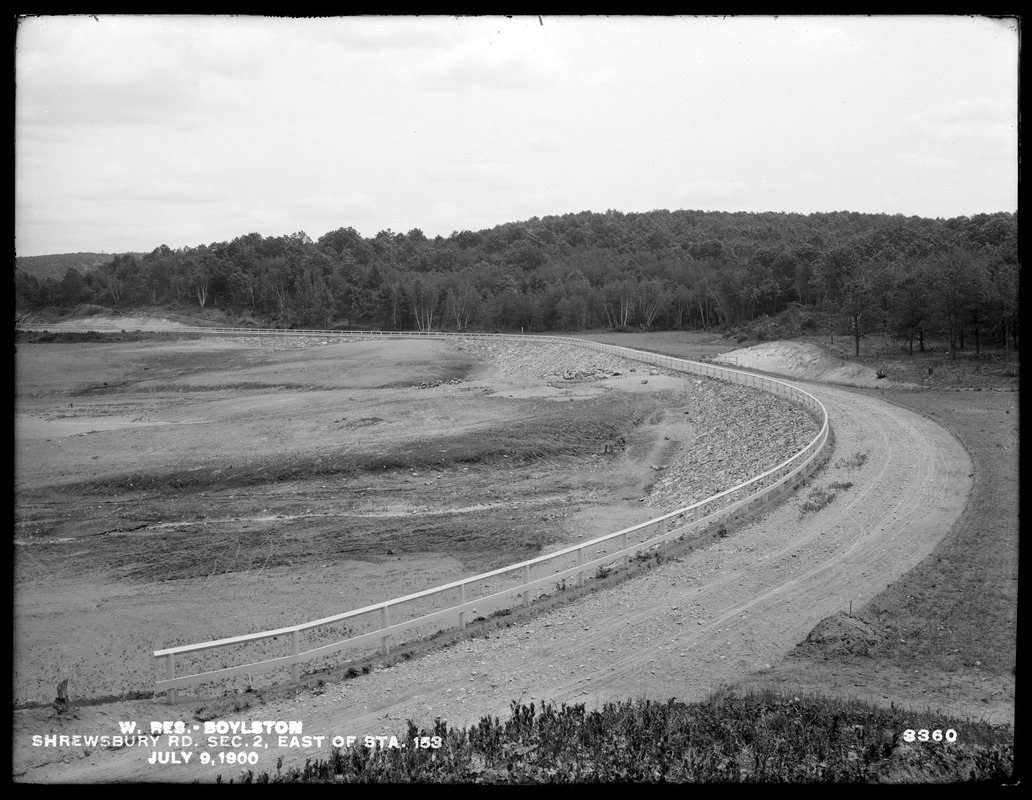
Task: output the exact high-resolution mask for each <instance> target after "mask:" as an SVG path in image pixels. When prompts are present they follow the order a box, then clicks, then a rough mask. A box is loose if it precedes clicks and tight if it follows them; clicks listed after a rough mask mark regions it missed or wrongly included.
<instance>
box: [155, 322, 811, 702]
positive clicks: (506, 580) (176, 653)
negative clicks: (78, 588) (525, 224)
mask: <svg viewBox="0 0 1032 800" xmlns="http://www.w3.org/2000/svg"><path fill="white" fill-rule="evenodd" d="M177 331H179V332H199V333H205V334H211V333H219V334H232V335H255V334H262V335H268V334H276V335H286V336H317V337H320V338H323V339H330V338H334V337H347V338H359V339H367V338H376V337H383V338H387V337H391V338H401V337H406V338H415V337H418V338H424V337H430V338H450V339H456V338H458V339H461V338H471V337H476V338H500V339H507V340H510V341H518V342H524V343H541V342H555V343H560V344H566V345H570V346H577V347H583V348H588V349H591V350H596V351H599V352H603V353H609V354H611V355H614V356H620V357H623V358H628V359H633V360H635V361H639V362H644V363H646V364H651V365H654V366H656V367H660V368H663V369H669V370H676V371H679V372H685V373H689V374H693V375H702V376H706V377H711V378H718V379H721V380H726V381H730V382H732V383H737V384H740V385H743V386H753V387H755V388H757V389H761V390H763V391H766V392H772V393H773V394H776V395H778V396H780V397H784V398H786V399H788V400H790V401H792V402H795V403H798V404H800V405H802V406H803V407H804V408H806V409H807V410H808V411H809V412H810V413H811V414H812V415H813V416H814V417H815V419H816V420H817V421H818V423H819V425H820V431H819V432H818V433H817V435H816V436H815V437H814V438H813V440H812V441H810V443H809V444H807V445H806V447H804V448H803V449H801V450H800V451H799V452H797V453H796V454H795V455H793V456H792V457H791V458H788V459H786V460H785V461H784V462H782V463H781V464H778V465H777V466H776V467H774V468H773V469H769V470H767V471H766V472H764V473H763V474H762V475H757V476H756V477H754V478H751V479H750V480H748V481H745V482H744V483H741V484H739V485H738V486H735V487H733V488H731V489H728V490H726V491H723V492H721V493H719V494H716V495H714V496H712V497H709V498H707V499H705V500H703V501H701V502H699V503H695V504H694V505H691V506H687V507H685V508H681V509H678V510H677V511H672V512H670V513H668V514H664V515H663V516H661V517H657V518H656V519H653V520H650V521H648V522H644V523H641V524H639V525H635V526H633V527H630V528H625V529H624V530H621V531H617V532H615V533H610V534H607V535H605V536H600V537H598V538H597V539H592V540H590V541H587V542H583V543H580V544H576V545H573V546H571V547H567V548H564V549H562V550H558V551H556V552H554V553H550V554H548V555H544V556H539V557H538V558H532V559H530V560H529V561H522V562H520V563H518V564H513V565H511V566H508V567H503V568H501V569H496V570H493V571H491V572H486V573H483V574H480V575H474V576H472V577H470V578H464V579H463V580H460V581H455V582H453V583H448V584H445V585H443V586H436V587H434V588H432V589H427V590H425V591H422V592H417V593H415V594H410V595H407V596H405V597H398V598H395V599H393V600H387V601H385V602H382V603H376V604H374V605H370V606H366V607H364V608H358V609H355V610H354V611H348V612H346V613H343V614H335V615H334V616H330V617H325V618H323V619H317V620H313V621H311V622H304V623H300V624H298V625H291V626H289V627H286V628H279V629H277V630H269V631H261V632H258V633H251V634H247V635H244V636H234V637H231V638H228V639H218V640H215V641H210V642H201V643H199V644H191V645H182V646H179V647H169V648H166V649H164V650H156V651H155V652H154V657H155V658H156V659H158V661H159V664H163V669H162V670H161V671H162V672H163V673H164V678H163V679H160V680H158V681H157V683H156V684H155V688H156V689H157V690H158V691H159V692H160V691H164V692H167V693H168V701H169V702H170V703H173V702H175V699H176V690H177V689H181V688H184V687H187V686H195V685H198V684H202V683H209V682H212V681H221V680H225V679H228V678H232V677H236V676H241V675H252V674H257V673H264V672H269V671H272V670H276V669H285V668H288V667H289V669H290V674H291V679H292V680H293V681H294V682H297V681H299V680H300V668H301V664H303V663H304V662H306V661H310V660H312V659H316V658H322V657H325V656H329V655H332V654H334V653H338V652H340V651H342V650H359V649H361V648H364V649H367V650H368V649H370V648H372V647H379V649H380V650H381V652H382V653H383V654H384V655H387V654H388V653H389V652H390V647H391V644H392V640H393V641H399V639H398V638H397V637H400V636H401V635H402V634H405V633H407V632H409V631H412V630H416V629H420V630H422V631H424V632H425V631H426V630H427V629H428V626H430V627H432V628H436V629H438V630H440V629H442V628H447V627H452V626H458V627H459V628H462V627H465V625H466V623H467V621H468V620H469V616H470V614H472V613H474V612H476V614H477V615H478V616H482V615H485V614H487V613H490V611H491V609H501V608H508V607H509V606H510V605H511V604H512V602H513V601H514V600H515V601H519V602H521V603H522V605H523V606H528V605H529V604H530V602H531V599H532V597H533V594H534V592H536V591H538V590H540V589H542V588H544V587H553V586H558V585H562V586H565V582H566V581H567V580H570V581H576V583H577V585H578V586H580V585H583V584H584V581H585V578H586V576H590V575H591V573H592V572H595V571H598V570H599V569H603V570H604V569H605V568H607V567H609V566H611V565H613V564H614V563H616V562H622V563H626V562H627V561H628V559H630V558H631V557H633V556H635V555H637V554H639V553H641V552H643V551H646V550H651V549H653V548H662V547H664V546H665V545H666V544H667V543H669V542H671V541H672V540H675V539H680V538H682V537H684V536H686V535H688V534H692V533H694V532H697V531H701V530H705V529H708V528H709V527H710V526H711V525H714V524H716V523H718V522H724V521H728V520H730V519H731V518H733V517H735V516H736V515H744V514H746V513H749V512H751V511H754V510H756V509H757V507H761V506H763V505H765V504H768V503H771V502H772V501H774V500H775V499H776V498H777V497H779V496H780V495H781V494H783V493H785V492H787V491H791V489H792V488H793V487H794V486H795V485H797V484H798V483H799V482H800V481H802V480H803V479H804V478H805V477H806V476H807V475H809V474H810V472H812V471H813V470H814V469H815V468H816V466H817V464H818V459H819V458H820V456H821V453H822V451H823V450H824V448H825V446H826V445H827V443H828V435H829V431H830V428H829V421H828V414H827V411H826V410H825V408H824V406H823V405H822V404H821V403H820V401H819V400H817V398H815V397H814V396H813V395H811V394H809V393H807V392H805V391H803V390H802V389H799V388H797V387H795V386H792V385H790V384H788V383H785V382H783V381H779V380H774V379H772V378H767V377H763V376H760V375H754V374H751V373H746V372H740V371H738V370H732V369H727V368H725V367H718V366H714V365H710V364H703V363H698V362H694V361H687V360H684V359H679V358H673V357H672V356H665V355H659V354H657V353H648V352H644V351H640V350H632V349H630V348H626V347H616V346H614V345H607V344H602V343H599V342H592V341H588V340H585V339H575V338H570V337H565V336H516V335H511V334H472V333H466V334H447V333H435V332H430V333H415V332H393V331H390V332H388V331H384V332H378V331H374V332H350V331H349V332H343V331H320V330H290V331H284V330H255V329H251V330H248V329H242V328H180V329H177ZM499 585H502V586H503V588H501V589H498V588H497V587H498V586H499ZM441 603H445V605H444V607H437V608H434V606H438V605H440V604H441ZM427 607H431V608H434V610H432V611H430V612H429V613H425V609H426V608H427ZM413 609H415V610H413ZM392 612H393V613H392ZM412 613H415V614H416V616H412V617H410V618H406V619H401V620H397V619H394V620H392V617H396V616H406V614H412ZM360 622H361V623H362V624H363V625H365V626H366V627H369V626H370V624H371V626H372V628H373V630H371V631H368V632H366V633H362V634H360V635H348V636H346V637H345V638H343V639H340V640H337V641H332V642H330V643H329V644H322V645H319V646H315V647H308V649H302V641H301V637H302V635H303V634H306V633H310V632H315V631H318V629H320V628H331V627H338V626H344V627H345V630H349V631H350V630H352V627H351V626H352V625H356V626H357V625H358V624H359V623H360ZM279 637H284V638H285V639H287V641H288V643H289V647H288V649H289V652H287V653H286V654H284V655H283V656H280V657H277V658H269V659H263V660H260V661H254V662H252V663H247V664H240V665H238V666H231V667H225V668H222V669H215V670H212V671H209V672H199V673H194V674H189V675H178V676H177V675H176V660H177V657H180V656H186V655H188V654H195V653H201V652H204V651H208V650H215V649H219V648H227V647H235V646H240V645H246V644H249V643H255V642H263V641H268V640H272V639H278V638H279Z"/></svg>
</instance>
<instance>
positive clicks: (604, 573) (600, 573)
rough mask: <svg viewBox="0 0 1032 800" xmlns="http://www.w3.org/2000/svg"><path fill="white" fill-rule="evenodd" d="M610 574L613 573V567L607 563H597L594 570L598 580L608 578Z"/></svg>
mask: <svg viewBox="0 0 1032 800" xmlns="http://www.w3.org/2000/svg"><path fill="white" fill-rule="evenodd" d="M612 574H613V568H612V567H611V566H609V565H608V564H599V567H598V569H597V570H595V577H596V578H597V579H598V580H602V579H603V578H608V577H609V576H610V575H612Z"/></svg>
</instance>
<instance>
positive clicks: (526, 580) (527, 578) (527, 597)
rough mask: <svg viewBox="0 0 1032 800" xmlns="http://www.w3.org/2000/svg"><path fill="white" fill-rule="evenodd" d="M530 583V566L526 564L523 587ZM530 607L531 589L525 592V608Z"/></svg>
mask: <svg viewBox="0 0 1032 800" xmlns="http://www.w3.org/2000/svg"><path fill="white" fill-rule="evenodd" d="M529 583H530V564H526V565H524V567H523V585H524V586H526V585H527V584H529ZM528 606H530V589H526V588H525V589H524V590H523V607H524V608H527V607H528Z"/></svg>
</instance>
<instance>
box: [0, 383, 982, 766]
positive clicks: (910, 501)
mask: <svg viewBox="0 0 1032 800" xmlns="http://www.w3.org/2000/svg"><path fill="white" fill-rule="evenodd" d="M806 388H807V389H808V390H809V391H812V392H813V393H814V394H815V395H816V396H817V397H818V398H819V399H820V400H821V401H822V402H823V403H824V404H825V406H826V407H827V409H828V412H829V415H830V417H831V419H832V423H833V428H834V432H835V437H836V444H835V454H834V455H833V457H832V459H831V461H830V462H829V464H828V465H827V466H826V467H825V468H824V470H822V471H821V472H819V473H818V474H817V476H816V477H815V479H814V483H816V484H824V485H827V484H830V483H833V482H838V483H851V486H850V487H849V488H846V489H843V490H841V491H840V492H839V494H838V495H837V497H836V498H835V500H834V501H833V502H832V503H831V504H830V505H828V506H827V507H825V508H824V509H822V510H820V511H818V512H816V513H808V514H806V515H801V512H800V505H801V502H802V499H803V498H802V497H801V496H796V497H793V498H792V499H790V500H789V501H788V502H786V503H785V504H783V505H782V506H780V507H779V508H777V509H775V510H774V511H772V512H771V513H770V514H768V515H767V516H766V517H765V518H763V519H760V520H757V521H755V522H753V523H751V524H749V525H748V526H747V527H745V528H743V529H741V530H738V531H736V532H734V533H733V535H731V536H730V537H728V538H727V539H725V540H723V541H721V542H720V543H718V544H716V545H714V546H712V547H709V548H707V549H704V550H701V551H698V552H696V553H694V554H693V555H691V556H690V557H685V558H682V559H679V560H676V561H670V562H667V563H665V564H663V565H662V566H659V567H656V568H655V569H653V570H652V571H651V572H649V573H647V574H646V575H644V576H642V577H640V578H637V579H634V580H631V581H628V582H625V583H623V584H621V585H618V586H617V587H615V588H613V589H610V590H607V591H605V592H604V593H598V594H594V595H590V596H588V597H586V598H585V599H583V600H581V601H578V602H576V603H573V604H570V605H567V606H565V607H562V608H560V609H558V610H556V611H553V612H551V613H549V614H547V615H545V616H541V617H538V618H536V619H535V620H534V621H533V622H531V623H529V624H526V625H521V626H515V627H512V628H508V629H504V630H501V631H500V632H499V633H497V634H492V635H491V636H490V638H486V637H485V638H483V639H476V640H471V641H469V642H465V643H462V644H460V645H458V646H456V647H453V648H450V649H447V650H442V651H439V652H436V653H434V654H431V655H430V656H428V657H425V658H422V659H419V660H415V661H411V662H407V663H403V664H401V665H399V666H397V667H394V668H391V669H389V670H382V671H378V672H373V673H372V674H369V675H367V676H362V677H359V678H356V679H353V680H349V681H346V682H344V683H341V684H336V685H327V686H326V687H325V691H323V692H322V693H321V694H312V693H307V692H306V693H302V694H299V695H298V696H297V697H296V698H294V699H293V700H290V701H278V702H275V703H271V704H268V705H266V706H263V707H261V708H256V709H250V710H248V711H245V712H241V714H240V715H239V716H236V717H234V718H233V719H237V720H299V721H301V722H302V723H303V728H304V733H305V734H309V735H312V736H324V737H333V736H349V735H350V736H357V737H359V741H361V737H364V736H367V735H369V736H377V735H384V734H386V735H390V734H398V735H399V736H401V734H403V733H404V731H405V726H406V720H408V719H412V720H413V721H414V722H415V723H416V724H417V725H421V726H430V725H432V722H433V720H434V718H436V717H441V718H444V719H446V720H447V721H448V722H449V723H450V724H452V725H466V724H470V723H474V722H476V721H477V720H479V718H480V717H481V716H483V715H486V714H490V715H498V716H505V715H506V714H507V712H508V709H509V705H510V702H511V701H513V700H521V701H526V702H530V701H534V702H535V703H540V702H542V701H553V702H556V703H585V704H586V705H588V706H589V707H592V706H598V705H601V704H603V703H605V702H607V701H612V700H622V699H627V698H635V697H650V698H654V699H657V700H663V701H665V700H666V699H668V698H670V697H677V698H678V699H679V700H684V701H691V700H695V699H700V698H702V697H703V696H705V695H706V694H708V693H709V692H711V691H712V690H713V689H715V688H717V687H719V686H720V685H721V684H724V683H730V682H733V681H735V680H737V679H740V678H742V677H745V676H747V675H750V674H754V673H755V672H757V671H762V670H766V669H770V665H774V664H776V663H777V661H778V660H779V659H780V658H781V657H782V656H784V655H785V654H786V653H787V652H788V651H789V650H790V649H791V648H792V647H793V646H794V645H795V644H796V643H798V642H799V641H801V640H802V639H803V638H804V637H805V636H806V634H807V633H808V632H809V631H810V630H811V628H813V626H814V625H815V624H816V623H817V622H819V621H820V620H821V619H823V618H824V617H827V616H829V615H831V614H834V613H836V612H838V611H843V610H848V609H849V606H850V603H852V604H853V607H854V609H856V608H858V607H859V606H860V605H862V604H864V603H865V602H867V600H868V599H869V598H871V597H873V596H874V595H875V594H877V593H878V592H879V591H881V590H882V589H884V588H885V586H886V585H887V584H888V583H890V582H892V581H894V580H895V579H897V578H898V577H899V576H901V575H902V574H903V573H905V572H906V571H907V570H909V569H910V568H911V567H913V566H914V565H916V564H917V563H918V562H919V561H920V560H921V559H922V558H924V557H925V556H926V555H927V554H928V553H930V552H931V550H932V549H933V548H934V547H935V545H936V543H937V542H938V541H939V540H940V539H941V538H942V537H943V536H944V535H945V534H946V532H947V531H948V530H949V528H950V525H951V524H952V523H953V521H954V520H955V519H957V517H958V516H959V515H960V513H961V511H962V509H963V507H964V504H965V500H966V497H967V494H968V492H969V491H970V486H971V472H972V466H971V461H970V459H969V457H968V455H967V453H966V451H965V450H964V448H963V447H962V446H961V444H960V443H959V442H958V441H957V440H956V439H955V438H954V437H953V436H952V435H950V434H949V433H948V432H947V431H945V430H944V429H943V428H941V427H939V426H938V425H936V424H935V423H934V422H932V421H931V420H928V419H926V418H924V417H922V416H920V415H918V414H914V413H911V412H909V411H905V410H903V409H901V408H898V407H895V406H890V405H888V404H886V403H883V402H881V401H879V400H877V399H874V398H869V397H865V396H861V395H858V394H852V393H850V392H848V391H846V390H842V389H835V388H830V387H827V386H817V385H812V386H811V385H806ZM858 452H862V453H865V454H866V461H865V463H864V464H863V466H862V467H860V468H859V469H849V468H847V467H845V466H839V467H836V466H835V464H836V462H840V461H842V460H844V459H846V458H848V457H849V456H851V455H852V454H854V453H858ZM804 492H805V490H802V491H801V493H800V494H803V493H804ZM191 711H192V709H191V708H190V707H188V706H184V707H182V708H177V707H169V706H167V705H164V704H163V703H161V702H159V701H141V702H135V703H129V702H125V703H120V704H118V706H117V707H106V708H105V707H96V708H85V709H82V710H81V716H80V719H78V720H71V721H68V722H67V723H64V722H62V723H61V724H52V725H51V729H52V730H54V731H55V732H57V733H69V734H70V733H79V734H84V733H91V732H92V733H101V734H109V735H110V734H114V733H117V732H118V727H117V720H121V719H126V720H128V719H132V720H135V721H137V722H138V723H139V724H142V725H144V726H149V724H150V721H151V720H167V719H176V718H180V719H189V718H190V716H191ZM40 713H45V712H40ZM28 723H29V720H28V718H25V719H22V720H21V721H20V722H18V721H16V729H15V738H16V742H15V744H16V749H15V768H16V774H17V770H18V762H19V758H20V757H21V758H22V759H25V758H28V757H29V756H31V757H32V758H33V759H34V760H37V762H38V760H39V759H38V757H39V755H40V752H39V750H34V751H33V750H31V749H29V748H28V747H27V746H26V743H25V742H24V741H23V740H24V739H27V738H28V733H29V732H32V733H38V732H42V731H40V730H39V724H38V722H37V723H36V726H35V727H30V726H29V725H28ZM196 738H200V736H199V735H196ZM249 738H250V737H245V739H249ZM328 741H329V740H328V739H327V740H324V742H323V744H322V746H315V745H313V746H312V747H304V746H300V747H287V748H280V747H277V746H276V745H277V742H276V740H275V737H267V740H266V741H264V742H263V744H264V743H268V744H269V747H268V748H267V749H265V748H262V749H261V750H259V751H258V753H259V762H258V764H257V765H256V766H254V767H252V768H253V769H255V770H256V771H259V772H260V771H270V772H274V771H275V769H276V764H277V758H279V757H281V756H282V757H283V763H284V765H285V766H290V765H295V764H303V763H304V761H305V759H308V758H316V757H325V756H327V755H328V754H329V751H330V747H329V744H328ZM158 749H161V750H162V751H163V752H164V751H167V750H168V748H166V747H164V744H163V745H162V746H161V747H159V748H158ZM244 749H247V748H244ZM152 750H153V748H151V747H136V748H125V749H122V750H118V751H112V750H100V749H97V750H93V751H92V752H91V753H90V755H88V756H86V757H83V755H82V753H81V752H80V753H78V754H77V755H75V756H69V759H68V763H61V762H58V763H51V764H47V765H41V766H39V767H35V768H31V769H28V770H27V771H25V772H23V773H22V774H21V775H20V777H19V780H26V781H35V782H113V781H148V782H161V781H167V782H188V781H195V780H200V781H204V782H208V781H213V780H215V778H216V776H217V775H219V774H221V775H222V777H223V779H224V780H226V779H229V778H231V777H236V776H238V775H239V772H240V769H239V768H238V767H229V766H226V765H224V764H222V765H219V764H217V763H216V764H214V765H203V764H200V763H199V761H200V757H199V751H195V752H194V753H193V756H192V758H191V760H190V762H189V763H186V764H183V763H179V764H171V765H166V766H162V765H157V764H155V765H152V764H149V763H147V759H148V758H149V757H151V754H152ZM213 752H214V751H213ZM23 763H24V762H23Z"/></svg>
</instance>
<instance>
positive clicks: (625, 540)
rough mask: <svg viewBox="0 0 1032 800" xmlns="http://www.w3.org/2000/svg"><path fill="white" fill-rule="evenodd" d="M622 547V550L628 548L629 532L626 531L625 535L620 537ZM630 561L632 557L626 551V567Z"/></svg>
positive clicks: (624, 562) (624, 558) (624, 560)
mask: <svg viewBox="0 0 1032 800" xmlns="http://www.w3.org/2000/svg"><path fill="white" fill-rule="evenodd" d="M620 549H621V550H626V549H627V534H626V533H625V534H624V535H623V536H621V537H620ZM629 563H630V557H629V556H628V555H627V554H626V553H624V557H623V565H624V566H625V567H626V566H627V565H628V564H629Z"/></svg>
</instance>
